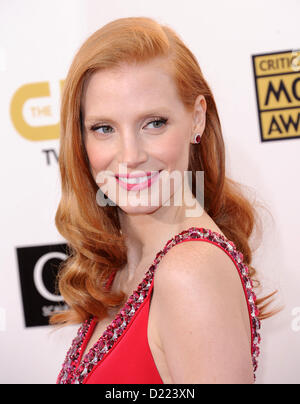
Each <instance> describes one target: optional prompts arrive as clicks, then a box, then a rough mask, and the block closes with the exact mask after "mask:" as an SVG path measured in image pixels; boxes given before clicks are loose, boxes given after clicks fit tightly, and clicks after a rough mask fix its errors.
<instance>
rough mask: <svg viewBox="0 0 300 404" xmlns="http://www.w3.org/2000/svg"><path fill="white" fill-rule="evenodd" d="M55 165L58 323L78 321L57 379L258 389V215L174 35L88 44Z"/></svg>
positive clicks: (159, 30)
mask: <svg viewBox="0 0 300 404" xmlns="http://www.w3.org/2000/svg"><path fill="white" fill-rule="evenodd" d="M59 164H60V171H61V178H62V197H61V202H60V205H59V208H58V211H57V215H56V225H57V228H58V230H59V231H60V233H61V234H62V235H63V236H64V237H65V239H66V240H67V241H68V245H69V247H70V258H69V259H68V260H67V261H66V262H65V263H64V265H63V268H62V270H61V273H60V277H59V287H60V292H61V294H62V295H63V297H64V299H65V301H66V302H67V303H68V305H69V307H70V310H69V311H67V312H65V313H60V314H56V315H55V316H54V317H53V318H52V320H51V322H52V324H56V323H74V322H75V323H83V324H82V326H81V327H80V329H79V331H78V335H77V337H76V338H75V339H74V341H73V343H72V346H71V348H70V350H69V352H68V354H67V357H66V360H65V362H64V364H63V368H62V370H61V372H60V374H59V377H58V381H57V382H58V383H253V381H254V378H255V375H254V372H255V370H256V367H257V356H258V354H259V348H258V345H259V341H260V336H259V328H260V320H261V319H262V318H265V317H267V316H268V314H266V313H265V306H266V304H264V306H263V307H262V302H263V301H265V299H267V298H268V297H265V298H262V299H257V300H256V296H255V293H254V291H253V283H252V280H253V277H254V275H255V270H254V268H253V267H251V266H250V263H251V259H252V255H251V250H250V247H249V244H248V239H249V237H250V235H251V233H252V231H253V227H254V224H255V211H254V208H253V207H252V206H251V204H250V203H249V202H248V201H247V200H246V199H245V197H244V196H242V194H241V193H240V192H239V189H238V187H237V186H236V185H235V183H234V182H233V181H231V180H229V179H228V178H226V176H225V156H224V143H223V138H222V133H221V126H220V122H219V118H218V113H217V109H216V105H215V102H214V98H213V95H212V93H211V90H210V88H209V87H208V85H207V83H206V81H205V80H204V78H203V75H202V73H201V70H200V67H199V65H198V63H197V61H196V59H195V57H194V56H193V54H192V53H191V52H190V51H189V50H188V49H187V47H186V46H185V45H184V44H183V42H182V40H181V39H180V38H179V37H178V36H177V35H176V33H175V32H174V31H173V30H172V29H170V28H169V27H167V26H162V25H160V24H158V23H157V22H156V21H154V20H152V19H150V18H143V17H137V18H121V19H118V20H116V21H113V22H111V23H109V24H107V25H106V26H104V27H103V28H101V29H100V30H98V31H97V32H96V33H94V34H93V35H92V36H91V37H90V38H88V40H87V41H86V42H85V43H84V44H83V45H82V47H81V48H80V50H79V51H78V53H77V55H76V56H75V58H74V61H73V63H72V65H71V68H70V70H69V73H68V76H67V79H66V82H65V88H64V93H63V100H62V110H61V147H60V156H59ZM202 171H203V172H204V175H205V183H204V190H203V191H204V193H203V194H204V207H203V206H202V205H201V201H199V200H198V199H197V198H196V195H198V191H199V189H196V188H197V187H198V188H199V184H198V183H197V181H196V173H197V172H202ZM175 172H176V173H180V174H181V179H182V181H179V185H178V183H176V181H170V194H167V193H165V188H166V183H167V182H166V179H168V178H170V175H171V174H172V173H175ZM186 172H191V173H192V184H191V186H186V181H185V182H184V179H185V173H186ZM134 175H135V176H134ZM136 175H142V178H140V180H141V181H142V184H141V185H138V181H137V179H136ZM150 175H153V178H151V176H150ZM130 176H131V178H130ZM127 177H128V178H127ZM143 177H144V178H143ZM99 190H100V191H99ZM99 192H100V193H99ZM101 193H102V195H103V197H102V198H101ZM104 195H105V196H104ZM182 195H183V196H184V198H182V203H179V204H176V203H175V202H174V201H175V199H176V198H177V196H182ZM133 196H134V197H133ZM149 197H150V198H149ZM126 198H127V199H126ZM151 198H153V199H151ZM100 199H101V201H99V200H100ZM200 199H201V198H200ZM153 200H156V201H157V203H156V204H153V203H151V201H153ZM191 200H192V202H193V203H194V210H192V213H191V209H188V208H190V207H191V204H190V203H188V202H187V201H191ZM105 201H106V204H105V203H103V202H105ZM124 201H125V202H124ZM137 201H138V203H137ZM121 202H122V203H121ZM203 208H204V209H203ZM193 212H194V213H195V212H198V213H197V214H196V215H195V214H194V213H193ZM188 241H194V242H193V243H191V242H188ZM195 241H198V242H195ZM200 241H202V242H200ZM154 274H155V276H154ZM257 283H258V282H257ZM259 309H260V311H259Z"/></svg>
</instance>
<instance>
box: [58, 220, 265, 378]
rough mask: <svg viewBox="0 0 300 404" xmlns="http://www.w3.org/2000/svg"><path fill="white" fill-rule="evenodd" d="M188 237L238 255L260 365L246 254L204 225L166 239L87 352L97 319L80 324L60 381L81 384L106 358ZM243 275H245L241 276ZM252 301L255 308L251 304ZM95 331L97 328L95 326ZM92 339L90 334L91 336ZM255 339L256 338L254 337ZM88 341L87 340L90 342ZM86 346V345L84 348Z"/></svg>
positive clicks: (257, 335)
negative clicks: (162, 265) (164, 262)
mask: <svg viewBox="0 0 300 404" xmlns="http://www.w3.org/2000/svg"><path fill="white" fill-rule="evenodd" d="M189 238H211V239H212V240H211V241H214V242H217V243H218V244H220V245H221V246H222V248H224V249H226V250H227V251H228V252H229V253H230V254H233V253H234V254H235V255H234V258H235V260H236V261H237V263H238V265H241V267H240V269H239V272H240V271H241V273H240V276H241V279H243V282H245V284H246V286H245V293H246V297H248V301H247V303H248V310H249V315H250V316H251V317H250V319H251V321H252V323H251V334H252V349H251V352H252V354H253V356H252V361H253V366H254V372H255V370H256V368H257V363H256V359H255V358H256V357H257V356H258V354H259V349H258V346H257V345H258V344H259V341H260V336H259V334H258V332H257V331H258V329H259V328H260V321H259V320H258V319H257V315H258V313H257V309H256V307H255V300H256V296H255V294H254V292H253V291H252V290H251V288H252V286H253V285H252V282H251V280H250V279H249V277H248V268H247V267H246V266H245V265H243V263H242V260H243V254H242V253H240V252H239V251H237V250H236V246H235V244H234V243H233V242H232V241H230V240H228V239H227V238H226V237H225V236H223V235H222V234H220V233H218V232H215V231H213V230H210V229H206V228H202V227H200V228H199V227H190V228H188V229H187V230H183V231H182V232H181V233H178V234H176V235H175V236H173V237H172V238H171V239H170V240H168V241H167V243H166V244H165V246H164V247H163V248H162V249H161V250H160V251H159V252H158V253H157V254H156V256H155V258H154V260H153V262H152V264H151V265H150V267H149V268H148V270H147V271H146V272H145V275H144V277H143V279H142V281H141V282H140V283H139V285H138V286H137V288H136V289H135V290H134V291H133V292H132V294H131V295H130V296H129V298H128V299H127V301H126V303H125V304H124V305H123V307H122V308H121V309H120V311H119V312H118V313H117V315H116V316H115V317H114V319H113V320H112V322H111V323H110V324H109V325H108V326H107V327H106V329H105V331H104V332H103V333H102V335H101V336H100V337H99V338H98V340H97V341H96V342H95V344H94V345H93V346H92V347H91V348H90V349H89V350H88V351H87V352H86V353H84V355H83V354H82V352H81V349H82V347H83V345H85V347H86V344H84V341H85V339H86V336H87V333H88V332H89V330H90V327H91V325H92V322H94V323H96V318H95V317H91V318H89V319H88V320H86V321H85V322H84V323H83V325H82V326H81V327H80V329H79V331H78V334H77V337H76V338H74V340H73V343H72V346H71V348H70V350H69V351H68V353H67V357H66V360H65V362H64V365H63V369H62V370H61V372H60V374H59V376H58V382H62V383H68V382H70V383H75V384H78V383H82V382H83V381H84V379H85V377H86V376H88V374H89V373H90V372H91V371H92V370H93V369H94V368H95V367H96V365H97V364H98V363H100V362H101V361H102V359H104V358H105V356H106V354H107V353H108V352H109V351H110V350H111V349H112V348H113V347H114V344H115V342H116V341H117V340H118V338H120V337H121V335H122V334H123V332H125V330H126V328H127V326H128V324H129V323H130V322H131V321H132V319H133V317H134V315H135V313H136V312H137V311H138V309H139V308H140V306H141V305H142V303H143V302H144V301H145V300H146V298H147V296H148V292H149V289H150V287H151V285H152V281H153V275H154V271H155V269H156V267H157V265H158V263H159V262H160V260H161V259H162V257H163V256H164V255H165V254H166V252H167V251H168V250H169V249H170V248H171V247H172V246H174V245H175V244H177V243H179V242H181V241H184V240H185V239H189ZM242 277H243V278H242ZM251 303H253V305H254V307H252V306H251ZM93 330H94V328H93ZM90 338H91V336H90ZM254 338H256V340H254ZM87 343H88V341H87ZM85 347H84V348H85ZM79 361H80V362H79Z"/></svg>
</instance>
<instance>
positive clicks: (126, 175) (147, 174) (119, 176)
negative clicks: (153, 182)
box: [116, 170, 161, 178]
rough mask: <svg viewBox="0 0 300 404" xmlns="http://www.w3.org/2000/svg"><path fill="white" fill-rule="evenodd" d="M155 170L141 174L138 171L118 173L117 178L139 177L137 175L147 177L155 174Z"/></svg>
mask: <svg viewBox="0 0 300 404" xmlns="http://www.w3.org/2000/svg"><path fill="white" fill-rule="evenodd" d="M160 171H161V170H160ZM153 172H154V171H147V172H142V173H140V174H139V173H136V174H116V177H117V178H137V177H146V176H147V177H149V176H151V174H153ZM155 172H156V171H155Z"/></svg>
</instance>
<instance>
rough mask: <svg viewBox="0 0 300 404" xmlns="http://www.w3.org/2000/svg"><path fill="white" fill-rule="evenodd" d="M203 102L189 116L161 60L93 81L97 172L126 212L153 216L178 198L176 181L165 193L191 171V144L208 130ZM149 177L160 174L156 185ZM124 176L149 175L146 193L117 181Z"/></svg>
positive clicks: (86, 110) (90, 135)
mask: <svg viewBox="0 0 300 404" xmlns="http://www.w3.org/2000/svg"><path fill="white" fill-rule="evenodd" d="M197 100H198V104H197V105H198V106H197V107H196V110H195V112H194V113H192V112H188V111H187V110H186V109H185V107H184V105H183V103H182V102H181V100H180V99H179V96H178V94H177V90H176V87H175V83H174V82H173V79H172V78H171V76H170V75H169V74H168V72H167V70H166V68H164V66H163V64H162V62H161V61H160V60H153V61H151V62H150V63H149V62H148V63H145V64H137V65H133V64H131V65H130V64H124V65H123V66H122V67H119V68H118V69H108V70H101V71H100V70H99V71H97V72H95V73H93V74H92V75H91V76H90V78H89V79H88V80H87V82H86V83H85V86H84V91H83V95H82V104H81V107H82V119H83V126H84V139H85V140H84V141H85V146H86V151H87V155H88V159H89V162H90V168H91V172H92V175H93V177H94V179H95V180H96V183H97V184H98V185H99V187H100V189H101V190H102V191H103V193H104V194H106V195H107V196H108V197H109V199H110V200H111V201H113V202H114V203H115V204H116V205H118V206H120V207H121V209H122V210H123V211H125V212H127V213H142V212H144V213H150V212H152V211H154V210H156V209H158V208H159V207H160V206H162V204H163V203H165V202H166V200H167V199H169V197H170V196H172V194H174V192H176V185H174V181H170V184H171V187H170V194H169V195H168V193H167V195H165V196H164V195H163V193H162V188H161V187H164V186H165V182H164V181H165V180H166V179H167V178H170V177H169V176H170V174H171V173H172V172H174V171H176V172H178V173H181V174H182V175H183V172H184V170H187V167H188V159H189V147H190V142H191V141H192V139H193V135H194V133H195V131H197V132H201V131H203V130H204V126H205V123H204V120H205V110H206V104H205V99H204V97H203V96H199V97H198V99H197ZM195 105H196V104H195ZM196 124H198V126H196ZM199 125H200V127H199ZM201 128H202V129H201ZM149 172H156V173H152V174H157V172H159V173H158V174H157V176H154V177H153V180H154V178H155V179H156V181H154V182H152V180H150V179H149V177H147V173H149ZM120 173H121V174H122V173H123V174H134V173H136V174H144V180H145V181H144V182H145V187H142V188H143V189H135V190H134V189H130V188H132V185H131V187H130V184H128V181H127V184H126V183H125V184H124V183H123V182H122V181H118V179H117V178H116V177H115V175H117V174H120ZM145 175H146V177H145ZM182 178H183V177H182ZM129 182H132V181H129ZM137 187H138V185H137ZM177 188H178V185H177ZM151 198H152V199H151ZM137 201H138V202H137ZM153 201H154V202H153ZM155 201H156V202H155ZM157 201H158V202H157Z"/></svg>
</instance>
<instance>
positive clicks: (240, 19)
mask: <svg viewBox="0 0 300 404" xmlns="http://www.w3.org/2000/svg"><path fill="white" fill-rule="evenodd" d="M208 3H209V4H208ZM299 13H300V2H299V0H286V1H274V0H272V1H271V0H264V1H258V0H256V1H247V2H240V1H238V0H236V1H234V0H231V1H226V2H223V1H221V0H220V1H218V0H212V1H210V2H207V1H201V0H189V2H185V3H183V2H181V1H179V0H176V1H173V0H165V1H164V2H161V1H158V0H152V1H151V2H148V1H146V0H143V1H140V0H128V1H123V0H112V1H111V2H106V1H103V0H60V1H58V0H55V1H53V0H51V1H50V0H44V1H42V2H41V1H37V0H27V1H26V2H25V1H22V0H2V1H1V3H0V83H1V92H0V103H1V104H0V107H1V128H2V130H1V142H2V148H1V161H0V165H1V174H0V175H1V213H0V220H1V235H2V236H1V249H0V251H1V253H0V258H1V261H0V361H1V369H0V383H55V380H56V377H57V375H58V372H59V370H60V367H61V364H62V361H63V359H64V357H65V354H66V350H67V348H68V347H69V345H70V342H71V340H72V338H73V337H74V335H75V333H76V331H77V326H74V327H73V326H72V327H65V328H62V329H59V330H56V329H55V328H54V327H52V326H49V325H48V317H49V315H51V313H53V312H54V311H55V310H57V307H61V308H63V307H64V306H63V305H64V302H63V299H62V297H61V296H59V295H58V294H57V293H56V282H55V277H56V273H57V268H58V266H59V264H60V263H61V262H62V261H63V260H64V259H66V257H67V251H66V242H65V240H63V239H62V237H61V236H60V234H59V233H58V231H57V230H56V228H55V224H54V217H55V212H56V208H57V205H58V202H59V199H60V179H59V171H58V164H57V159H58V153H59V108H60V99H61V90H62V87H63V84H64V79H65V77H66V74H67V71H68V68H69V65H70V63H71V61H72V58H73V56H74V55H75V53H76V51H77V50H78V48H79V47H80V45H81V44H82V42H83V41H84V40H85V39H86V38H87V37H88V36H89V35H90V34H91V33H93V32H94V31H96V30H97V29H99V28H100V27H101V26H103V25H104V24H106V23H107V22H109V21H112V20H114V19H117V18H121V17H129V16H147V17H152V18H154V19H156V20H157V21H158V22H160V23H163V24H167V25H169V26H170V27H172V28H174V29H175V31H176V32H177V33H178V34H179V35H180V36H181V38H182V39H183V40H184V42H185V43H186V44H187V45H188V46H189V47H190V49H191V50H192V52H193V53H194V54H195V56H196V57H197V59H198V61H199V63H200V66H201V68H202V71H203V73H204V76H205V78H206V79H207V81H208V83H209V84H210V86H211V88H212V91H213V93H214V96H215V99H216V103H217V107H218V110H219V114H220V118H221V123H222V127H223V135H224V140H225V146H226V153H227V155H226V156H227V157H226V165H227V170H228V176H229V177H231V178H233V179H235V180H236V181H238V182H240V183H242V184H244V185H245V187H246V188H245V189H247V192H249V197H251V198H254V199H255V200H256V201H259V202H261V204H262V205H263V206H265V207H266V208H267V209H264V208H260V209H259V212H260V216H261V219H262V223H263V226H264V233H263V237H262V239H259V240H258V239H257V240H255V239H254V240H253V244H254V245H255V244H257V249H256V251H255V253H254V262H253V265H254V266H255V267H256V268H257V270H258V274H259V277H260V279H261V281H262V283H263V285H264V292H265V293H268V292H271V291H272V290H274V289H278V291H279V292H278V295H277V297H276V300H275V302H274V303H273V307H274V308H276V307H277V306H282V307H283V308H282V310H281V312H280V313H279V314H277V315H276V316H274V317H272V318H270V319H268V320H266V321H264V322H263V325H262V344H261V356H260V360H259V371H258V374H257V382H258V383H261V384H267V383H300V263H299V262H300V261H299V256H298V251H299V242H300V237H299V226H300V214H299V206H300V190H299V183H300V182H299V178H298V177H299V172H300V159H299V156H300V50H299V49H300V35H299V34H300V31H299V21H298V19H299ZM254 199H253V200H254Z"/></svg>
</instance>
